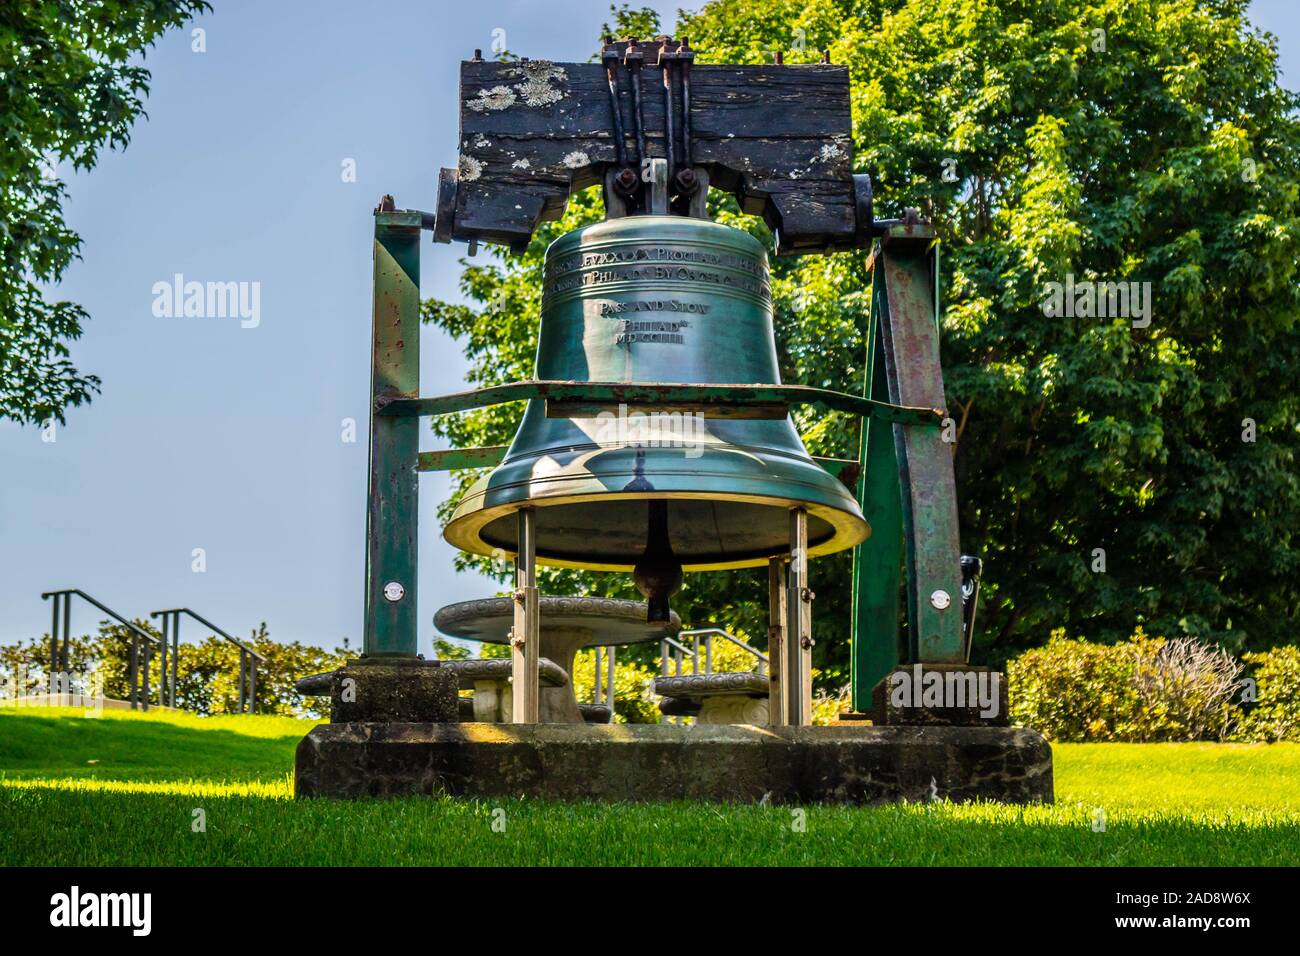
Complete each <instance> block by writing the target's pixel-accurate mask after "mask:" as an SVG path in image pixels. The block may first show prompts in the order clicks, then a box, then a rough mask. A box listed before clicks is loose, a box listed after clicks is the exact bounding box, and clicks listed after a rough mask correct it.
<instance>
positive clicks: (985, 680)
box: [871, 664, 1011, 727]
mask: <svg viewBox="0 0 1300 956" xmlns="http://www.w3.org/2000/svg"><path fill="white" fill-rule="evenodd" d="M871 719H872V721H873V723H875V724H876V725H877V726H904V727H906V726H945V727H1007V726H1010V723H1011V720H1010V715H1009V714H1008V712H1007V679H1006V675H1005V674H1002V673H1000V672H998V671H995V670H991V669H990V668H987V667H972V666H971V665H969V664H904V665H900V666H899V667H896V668H894V670H892V671H890V672H889V673H888V674H886V675H885V676H884V677H883V678H881V680H880V682H879V683H878V684H876V686H875V687H874V688H872V691H871Z"/></svg>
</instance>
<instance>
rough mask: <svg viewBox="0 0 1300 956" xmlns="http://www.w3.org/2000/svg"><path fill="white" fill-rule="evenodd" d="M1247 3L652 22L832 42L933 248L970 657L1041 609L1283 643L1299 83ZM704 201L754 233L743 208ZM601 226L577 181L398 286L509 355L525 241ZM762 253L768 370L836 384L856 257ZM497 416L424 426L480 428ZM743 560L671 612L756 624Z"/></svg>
mask: <svg viewBox="0 0 1300 956" xmlns="http://www.w3.org/2000/svg"><path fill="white" fill-rule="evenodd" d="M1246 6H1247V3H1246V2H1245V0H1212V2H1199V3H1198V2H1193V0H1124V2H1116V0H1106V2H1092V0H1058V2H1052V3H1045V2H1039V0H1032V2H1031V0H910V2H903V0H798V2H793V0H743V2H741V0H717V2H713V3H709V4H708V5H706V6H705V7H704V8H703V9H702V10H701V11H700V12H699V13H695V14H686V13H683V14H681V19H680V22H679V24H678V31H679V32H680V33H685V34H687V35H689V36H690V38H691V43H692V46H694V47H696V49H697V50H698V51H699V54H700V58H701V60H702V61H704V62H709V61H713V62H767V61H770V59H771V55H772V53H773V52H774V51H776V50H780V49H783V50H784V51H785V61H786V62H787V63H798V62H814V61H816V60H817V59H819V58H820V51H821V50H822V49H829V50H830V53H831V58H832V61H833V62H836V63H843V64H847V66H848V68H849V72H850V76H851V80H852V90H853V92H852V108H853V132H854V146H855V165H856V168H857V169H858V170H860V171H864V172H868V173H870V174H871V177H872V181H873V183H874V185H875V194H876V200H877V208H878V210H879V212H878V215H882V216H884V215H896V214H898V213H899V212H901V210H902V208H903V207H905V206H916V207H919V208H920V209H921V210H922V212H923V214H924V215H926V216H927V217H929V218H930V219H931V220H932V221H933V222H934V224H935V226H936V228H937V230H938V232H939V235H940V236H941V239H942V247H941V248H942V271H943V276H944V279H943V281H944V288H943V293H942V301H941V308H942V323H943V344H942V357H943V363H944V369H945V381H946V386H947V393H948V394H947V399H948V407H949V409H950V411H951V413H952V415H953V418H954V419H955V421H956V423H957V426H958V435H959V441H958V442H957V444H956V447H955V465H956V469H957V476H958V495H959V499H960V503H961V520H962V542H963V550H965V551H967V552H969V553H975V554H980V555H982V556H983V557H984V559H985V581H986V587H985V590H984V594H983V607H982V609H981V614H980V634H978V635H977V638H976V657H975V659H976V660H977V661H983V662H989V663H995V664H999V663H1001V662H1002V661H1004V660H1005V659H1006V658H1007V657H1009V656H1012V655H1014V654H1015V653H1016V652H1017V651H1018V649H1021V648H1024V647H1028V646H1034V645H1038V644H1042V643H1043V642H1044V641H1046V640H1047V637H1048V635H1049V633H1050V631H1051V630H1052V629H1053V628H1066V629H1067V630H1068V632H1069V633H1072V634H1078V635H1080V636H1083V637H1087V638H1090V639H1092V640H1101V641H1105V642H1113V641H1117V640H1122V639H1124V638H1125V637H1126V636H1127V635H1128V634H1129V633H1131V631H1132V630H1133V628H1134V627H1135V626H1137V625H1141V626H1144V627H1145V628H1146V629H1147V631H1148V632H1152V633H1160V634H1164V635H1167V636H1168V637H1170V638H1174V637H1178V636H1180V635H1192V636H1197V637H1201V638H1205V639H1209V640H1214V641H1216V642H1219V643H1221V644H1223V645H1224V646H1225V647H1229V648H1232V649H1237V650H1240V649H1242V648H1265V647H1269V646H1272V645H1275V644H1286V643H1294V642H1295V641H1296V628H1295V624H1296V610H1295V609H1296V607H1297V606H1300V575H1298V574H1297V572H1300V539H1298V537H1297V535H1298V534H1300V525H1298V524H1297V522H1296V517H1295V516H1296V515H1297V514H1300V474H1298V473H1297V463H1296V453H1297V448H1298V447H1300V431H1298V430H1297V422H1298V421H1300V394H1297V392H1296V390H1295V389H1294V388H1292V387H1291V385H1292V383H1293V382H1294V381H1295V380H1296V377H1297V371H1298V370H1300V337H1298V336H1297V327H1296V323H1297V316H1298V315H1300V308H1298V306H1300V285H1298V283H1297V248H1298V246H1297V237H1298V234H1300V223H1297V198H1298V189H1300V187H1298V186H1297V183H1298V182H1300V175H1297V174H1298V173H1300V123H1298V122H1297V119H1296V115H1295V109H1296V107H1297V105H1300V99H1298V98H1297V97H1296V96H1295V95H1294V94H1291V93H1289V92H1287V91H1285V90H1284V89H1282V88H1281V87H1280V86H1279V84H1278V79H1277V56H1276V46H1275V41H1274V40H1273V38H1272V37H1270V36H1268V35H1265V34H1261V33H1259V32H1257V31H1255V30H1254V29H1252V28H1251V26H1250V25H1249V23H1248V22H1247V20H1246V17H1245V10H1246ZM712 207H713V209H714V211H715V213H716V218H718V219H720V220H722V221H727V222H730V223H732V224H734V225H739V226H740V227H742V228H746V229H748V230H749V231H751V232H752V233H753V234H754V235H756V236H759V237H760V238H763V239H764V240H765V241H766V242H768V244H769V248H770V236H768V235H767V232H766V230H765V228H764V227H763V226H762V224H761V223H757V222H755V221H753V220H749V219H746V218H743V217H738V216H736V214H735V213H734V205H733V204H731V203H729V202H726V203H724V202H721V201H719V200H717V199H716V198H715V199H714V200H713V202H712ZM600 216H601V212H600V206H599V199H598V197H597V196H596V194H595V193H594V192H592V193H588V194H586V195H584V196H580V197H577V198H576V199H575V200H574V201H572V202H571V203H570V206H569V209H568V211H567V213H566V216H565V218H564V219H563V220H562V221H560V222H558V223H548V224H546V225H545V226H544V227H543V228H542V229H541V230H539V233H538V235H537V237H536V238H535V240H534V242H533V243H532V244H531V245H530V247H529V249H528V250H527V252H526V253H525V254H523V255H521V256H508V255H498V256H497V257H496V259H495V261H491V262H488V263H486V264H479V265H473V266H468V267H467V268H466V269H465V272H464V274H463V278H462V288H463V291H464V292H465V294H466V296H467V297H468V298H469V299H470V300H471V302H472V303H473V305H471V306H464V305H449V304H447V303H441V302H429V303H426V319H427V321H429V322H431V323H433V324H436V325H438V326H440V327H442V328H444V329H446V330H447V331H449V332H451V333H452V334H453V335H456V336H458V337H461V339H462V341H463V342H464V347H465V354H466V355H467V356H468V358H469V359H470V360H471V363H472V368H471V372H470V380H471V382H473V384H475V385H482V384H488V383H490V382H499V381H504V380H508V379H515V378H523V377H527V376H528V375H529V374H531V372H532V361H533V350H534V346H535V341H536V329H537V318H538V306H539V290H540V286H541V263H542V255H543V252H544V250H545V248H546V245H547V244H548V243H549V242H550V241H551V240H552V239H554V238H555V237H556V236H558V235H559V234H561V233H562V232H564V231H566V230H568V229H570V228H574V227H575V226H578V225H581V224H583V223H586V222H589V221H592V220H594V219H598V218H600ZM772 262H773V267H774V268H773V278H774V297H775V307H776V335H777V344H778V351H779V354H780V356H781V363H782V375H783V377H784V379H785V380H786V381H792V382H801V383H805V384H812V385H822V386H833V387H838V388H841V389H845V390H859V389H861V388H862V384H863V383H862V366H863V363H862V358H863V356H862V344H861V343H862V339H863V334H864V330H865V322H866V304H867V302H868V294H869V287H868V277H867V275H866V273H865V271H864V263H865V253H842V254H837V255H834V256H808V257H802V258H793V259H789V258H782V259H773V260H772ZM1068 277H1073V279H1074V280H1075V281H1080V282H1082V281H1111V282H1121V281H1122V282H1139V283H1150V287H1149V288H1150V298H1149V300H1148V301H1149V302H1150V303H1151V304H1152V310H1151V317H1150V324H1149V326H1146V327H1137V328H1135V327H1133V322H1132V320H1131V319H1130V318H1129V317H1087V316H1085V315H1083V314H1082V313H1081V312H1077V311H1076V312H1075V314H1073V315H1061V314H1056V315H1049V314H1047V313H1048V311H1051V310H1050V309H1048V308H1046V307H1045V301H1046V297H1047V291H1048V289H1049V288H1050V286H1049V283H1062V284H1064V283H1066V282H1067V281H1069V280H1068ZM1093 315H1094V316H1095V315H1096V313H1095V312H1094V313H1093ZM1140 324H1141V323H1140V320H1139V325H1140ZM520 414H521V408H520V407H518V406H497V407H495V408H491V409H486V410H483V411H481V412H474V413H467V414H465V415H463V416H460V417H459V418H456V419H435V420H434V427H435V429H436V430H438V431H439V433H440V434H443V435H446V436H448V437H449V438H451V439H452V440H453V441H454V442H456V443H458V444H465V445H470V444H494V443H500V442H503V441H508V440H509V438H510V436H511V435H512V434H513V432H514V429H515V426H516V424H517V421H518V418H519V415H520ZM1246 420H1250V421H1249V422H1247V421H1246ZM798 424H799V425H800V429H801V432H802V433H803V435H804V437H805V442H806V444H807V445H808V446H809V449H810V450H811V451H812V452H813V453H815V454H829V455H841V456H842V455H852V454H854V453H855V451H856V447H857V444H856V442H857V437H856V423H854V422H852V421H849V420H848V419H846V418H845V417H844V416H841V415H837V414H831V415H827V414H824V413H818V414H817V415H816V416H815V417H812V416H805V417H802V418H801V419H800V420H799V422H798ZM1252 429H1253V434H1252ZM1251 438H1253V439H1254V440H1253V441H1252V440H1249V439H1251ZM1243 439H1245V440H1243ZM1099 549H1100V550H1099ZM1103 569H1104V570H1103ZM847 571H848V562H847V558H846V557H844V556H839V557H835V558H830V559H823V560H821V561H819V562H815V563H814V572H813V573H814V587H815V590H816V591H817V596H818V601H817V605H816V612H815V621H816V624H815V636H816V637H817V639H818V644H817V647H816V650H815V653H816V655H817V658H816V661H817V664H818V666H819V667H821V668H823V680H824V682H825V683H826V684H828V685H834V684H835V683H836V682H842V681H843V679H844V672H845V662H846V659H847V638H848V620H849V614H848V586H849V583H848V582H849V576H848V573H847ZM759 577H760V575H758V574H756V573H751V572H734V573H730V574H719V575H690V576H688V577H687V588H686V590H685V591H684V593H683V594H682V596H681V598H680V599H679V601H678V605H677V606H678V609H679V611H681V612H682V613H683V616H684V617H686V618H688V619H690V620H691V621H692V622H693V623H695V624H700V623H703V622H705V621H707V620H717V621H719V622H720V623H722V624H723V625H724V626H730V627H733V628H737V629H740V630H742V631H743V632H745V633H746V634H747V636H748V638H749V639H750V640H751V641H755V640H757V641H759V642H761V635H762V634H763V626H764V623H765V622H764V617H765V600H764V595H763V583H762V581H760V580H758V579H759ZM547 587H548V588H553V589H557V590H570V589H577V588H585V589H588V590H591V591H597V592H601V593H624V594H626V593H629V589H628V583H627V580H626V577H625V576H624V577H617V578H611V576H608V575H594V574H593V575H580V574H577V573H575V572H567V571H566V572H552V573H550V574H549V575H548V577H547Z"/></svg>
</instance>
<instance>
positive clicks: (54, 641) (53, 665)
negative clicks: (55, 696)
mask: <svg viewBox="0 0 1300 956" xmlns="http://www.w3.org/2000/svg"><path fill="white" fill-rule="evenodd" d="M62 602H63V595H62V594H56V595H54V603H53V605H52V607H53V610H54V620H53V621H52V622H51V623H50V673H49V674H48V675H47V676H48V677H49V680H48V681H47V683H48V684H49V685H50V688H51V690H50V693H51V694H52V693H54V690H53V687H54V674H55V672H56V671H58V669H59V605H60V604H61V603H62Z"/></svg>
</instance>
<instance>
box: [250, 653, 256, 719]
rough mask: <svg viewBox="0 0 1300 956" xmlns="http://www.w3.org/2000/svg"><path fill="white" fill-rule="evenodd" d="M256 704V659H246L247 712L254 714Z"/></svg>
mask: <svg viewBox="0 0 1300 956" xmlns="http://www.w3.org/2000/svg"><path fill="white" fill-rule="evenodd" d="M256 703H257V658H256V657H250V658H249V659H248V712H249V713H250V714H251V713H253V712H254V705H255V704H256Z"/></svg>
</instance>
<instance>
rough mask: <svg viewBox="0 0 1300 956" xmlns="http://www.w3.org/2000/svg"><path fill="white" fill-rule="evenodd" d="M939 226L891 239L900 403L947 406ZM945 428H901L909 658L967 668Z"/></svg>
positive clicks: (890, 305) (889, 335)
mask: <svg viewBox="0 0 1300 956" xmlns="http://www.w3.org/2000/svg"><path fill="white" fill-rule="evenodd" d="M933 245H934V232H933V230H932V229H931V228H930V227H929V226H928V225H927V224H926V223H924V222H921V221H920V220H919V219H918V218H917V217H915V215H913V217H912V219H911V221H908V219H907V218H906V217H905V220H904V222H903V224H901V225H899V226H897V227H894V228H892V229H891V230H890V231H889V232H888V233H887V234H886V235H885V237H884V238H883V239H882V240H881V244H880V251H879V256H878V258H879V260H880V261H879V264H878V269H879V270H880V272H879V280H883V282H884V296H883V298H882V304H883V305H884V306H885V308H884V309H883V310H882V312H881V315H880V335H881V341H882V344H883V346H884V358H885V372H886V376H887V380H888V385H889V397H890V400H891V401H896V402H900V403H909V404H911V403H915V404H917V405H924V406H927V407H930V408H937V409H943V408H946V407H947V405H946V401H945V398H944V388H943V372H942V370H941V368H940V365H939V329H938V324H937V323H936V322H935V301H934V277H933V274H932V273H933V270H934V265H935V263H934V248H933ZM943 435H944V432H943V429H934V428H916V427H913V426H909V425H902V424H895V425H894V452H895V455H896V456H897V459H898V475H899V481H900V492H901V495H900V497H901V501H902V519H903V522H902V524H903V542H904V545H905V552H904V553H905V556H906V568H907V610H908V642H907V643H908V648H907V650H908V658H909V660H911V661H921V662H925V663H945V664H960V663H962V662H963V661H964V660H965V647H964V642H963V639H962V609H961V548H960V543H959V540H958V516H957V483H956V478H955V476H954V474H953V456H952V446H951V445H950V444H949V443H948V442H946V441H944V438H943Z"/></svg>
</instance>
